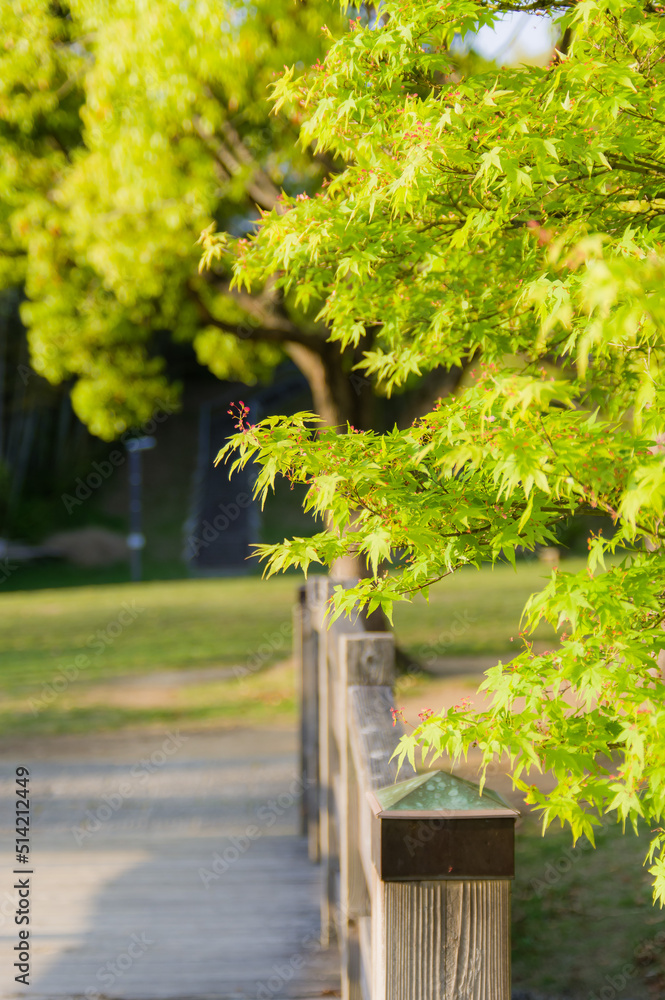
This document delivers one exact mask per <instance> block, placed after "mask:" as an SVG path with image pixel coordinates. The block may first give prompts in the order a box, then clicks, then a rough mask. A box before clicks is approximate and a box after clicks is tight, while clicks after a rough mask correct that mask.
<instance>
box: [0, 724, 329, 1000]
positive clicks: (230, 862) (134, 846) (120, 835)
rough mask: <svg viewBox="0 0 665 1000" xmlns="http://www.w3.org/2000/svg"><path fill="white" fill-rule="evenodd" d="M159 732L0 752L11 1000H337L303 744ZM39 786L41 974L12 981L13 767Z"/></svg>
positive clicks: (5, 968) (2, 950)
mask: <svg viewBox="0 0 665 1000" xmlns="http://www.w3.org/2000/svg"><path fill="white" fill-rule="evenodd" d="M186 735H188V738H187V739H184V740H182V739H181V738H180V737H179V736H178V734H172V735H171V736H169V734H167V733H166V732H159V731H154V732H150V733H142V734H137V735H135V736H133V737H128V736H127V735H104V736H100V737H96V738H95V737H87V736H86V737H80V738H78V737H68V738H61V739H56V738H53V739H52V740H43V741H41V742H40V743H39V744H29V745H26V746H25V747H20V746H17V745H16V743H14V744H13V745H11V746H10V745H8V744H7V745H4V746H0V837H1V839H0V873H1V875H0V878H1V883H0V1000H14V998H16V997H29V998H30V1000H65V998H66V1000H78V998H81V1000H82V998H84V997H85V998H87V1000H107V998H112V1000H195V998H196V1000H203V998H207V1000H213V998H214V1000H240V998H243V1000H248V998H249V1000H270V998H273V997H275V998H277V1000H305V998H311V1000H314V998H318V997H322V996H335V995H338V989H339V978H338V958H337V955H336V954H334V953H331V952H322V951H321V949H320V946H319V944H318V928H319V898H320V873H319V869H318V868H317V867H316V866H313V865H311V864H310V863H309V862H308V860H307V856H306V848H305V844H304V842H303V841H302V840H301V838H299V837H298V836H297V832H296V831H297V818H298V807H299V799H300V795H301V793H302V788H301V783H300V779H299V777H298V774H297V759H298V757H297V737H296V734H295V733H294V732H291V731H284V730H276V731H272V732H263V733H258V732H253V731H242V730H238V731H236V732H233V733H226V734H223V733H222V734H220V733H199V734H186ZM18 764H25V765H26V766H28V767H29V768H30V771H31V778H30V780H31V790H32V795H31V800H32V818H33V824H34V826H33V830H32V837H31V848H32V854H31V862H32V866H33V868H34V872H35V874H34V875H33V876H32V923H31V951H32V975H31V984H30V987H24V986H22V985H20V984H16V983H15V982H14V978H13V977H14V975H15V972H14V971H13V970H12V969H11V965H12V962H13V961H14V959H13V958H12V957H10V956H12V955H13V952H12V949H13V946H14V944H16V941H17V936H16V931H17V928H16V926H15V925H14V919H13V911H14V908H15V905H16V904H15V896H14V895H13V894H12V888H11V887H12V884H13V878H14V876H13V875H12V874H11V871H12V869H13V868H14V866H15V865H14V852H13V830H12V827H13V795H12V792H13V784H14V768H15V767H16V766H17V765H18Z"/></svg>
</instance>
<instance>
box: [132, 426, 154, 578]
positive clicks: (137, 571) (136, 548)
mask: <svg viewBox="0 0 665 1000" xmlns="http://www.w3.org/2000/svg"><path fill="white" fill-rule="evenodd" d="M156 443H157V442H156V441H155V439H154V437H138V438H130V439H129V441H127V442H126V444H125V447H126V449H127V452H128V453H129V535H128V536H127V545H128V547H129V568H130V574H131V579H132V582H133V583H136V582H137V581H138V580H140V579H141V575H142V552H143V548H144V546H145V535H144V534H143V531H142V521H143V496H142V490H141V487H142V485H143V473H142V469H141V452H142V451H147V450H148V449H149V448H154V447H155V445H156Z"/></svg>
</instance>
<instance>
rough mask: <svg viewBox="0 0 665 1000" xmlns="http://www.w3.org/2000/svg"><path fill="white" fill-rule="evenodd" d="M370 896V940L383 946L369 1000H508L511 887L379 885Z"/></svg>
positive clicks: (466, 883) (488, 884) (479, 883)
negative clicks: (371, 907)
mask: <svg viewBox="0 0 665 1000" xmlns="http://www.w3.org/2000/svg"><path fill="white" fill-rule="evenodd" d="M376 891H377V896H376V898H375V899H374V901H373V902H374V908H373V913H372V920H373V922H374V921H376V922H377V926H376V928H373V932H374V933H373V937H374V941H375V942H376V941H377V939H378V938H380V937H381V934H382V933H385V942H384V943H382V944H380V945H379V947H377V948H375V954H374V992H373V994H372V1000H510V949H509V947H507V944H509V941H510V937H509V935H510V882H508V881H507V880H502V881H496V882H494V881H488V880H487V881H463V882H450V881H442V882H439V881H437V882H411V883H408V882H380V881H378V880H377V883H376ZM382 927H383V930H382ZM377 960H378V961H377Z"/></svg>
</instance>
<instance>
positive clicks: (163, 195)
mask: <svg viewBox="0 0 665 1000" xmlns="http://www.w3.org/2000/svg"><path fill="white" fill-rule="evenodd" d="M324 6H326V7H327V5H326V4H324V3H322V2H321V0H316V2H313V3H308V4H294V3H293V2H292V0H269V2H268V0H258V2H257V3H254V4H252V5H251V7H248V6H247V4H246V3H244V0H196V2H182V3H176V2H171V0H169V2H164V3H149V2H146V0H121V2H118V3H111V4H110V3H108V2H105V0H62V2H60V3H53V2H51V0H16V2H13V0H12V2H11V3H3V4H1V5H0V289H2V288H8V287H14V288H21V289H22V291H23V292H24V293H25V296H26V299H27V301H26V302H25V303H24V305H23V309H22V317H23V320H24V322H25V324H26V326H27V327H28V335H29V342H30V348H31V354H32V363H33V365H34V367H35V369H36V370H37V371H38V372H39V373H40V374H42V375H44V376H45V377H46V378H47V379H49V381H51V382H53V383H60V382H63V381H70V382H71V383H72V385H73V390H72V402H73V405H74V408H75V410H76V412H77V414H78V416H79V417H80V418H81V420H83V421H84V422H85V423H87V424H88V426H89V427H90V429H91V430H92V432H93V433H94V434H97V435H98V436H100V437H103V438H106V439H113V438H116V437H117V436H119V434H120V433H121V432H122V431H123V430H124V429H125V428H126V427H128V426H138V425H140V424H142V423H143V422H144V421H146V420H147V419H148V418H149V417H150V415H151V414H152V413H153V412H154V410H155V408H156V406H158V405H163V404H164V403H165V402H166V403H168V404H170V405H174V403H175V400H176V397H177V391H176V388H175V387H174V385H173V384H172V383H171V381H170V378H169V373H168V371H167V366H166V364H165V360H164V355H165V354H167V355H168V353H169V347H168V340H167V338H166V336H165V335H166V333H167V331H168V332H169V333H171V334H172V336H173V338H174V339H175V340H176V341H179V342H193V344H194V348H195V350H196V353H197V357H198V360H199V361H200V363H201V364H204V365H207V366H208V367H209V368H210V369H211V370H212V371H213V373H214V374H216V375H217V376H218V377H220V378H233V379H240V380H245V381H247V382H252V381H256V380H257V379H258V378H261V377H262V376H263V375H265V374H267V373H269V372H270V371H272V369H273V368H274V366H275V364H277V363H278V362H279V361H281V360H282V359H283V358H284V356H285V355H284V351H286V353H287V354H288V352H289V345H290V344H291V343H292V342H295V341H297V342H298V343H299V346H300V349H301V351H306V350H308V349H309V348H311V349H312V350H314V352H315V351H316V348H317V347H318V343H319V341H320V340H322V337H321V334H320V333H317V332H316V331H311V330H309V329H306V328H304V327H306V324H302V323H300V322H299V319H298V317H295V318H294V317H293V315H292V312H291V311H289V309H288V308H286V307H282V305H281V304H280V303H274V302H273V301H272V300H271V299H270V298H269V297H268V296H263V298H262V300H261V302H260V303H258V304H257V303H256V302H255V301H253V300H248V299H247V297H242V296H238V295H236V294H233V293H232V292H231V291H230V289H229V278H230V274H229V271H228V269H227V268H226V269H225V268H221V269H218V270H217V271H216V273H214V274H209V275H203V276H201V275H198V274H197V266H196V265H197V263H198V256H199V253H198V250H197V248H196V246H195V243H196V240H197V238H198V235H199V233H200V231H201V229H203V228H204V227H207V226H208V225H209V224H210V223H211V222H213V221H214V222H215V223H217V225H218V226H220V227H222V228H226V229H229V230H230V231H234V232H236V234H239V233H242V231H243V229H245V228H247V227H251V224H252V220H253V219H256V218H258V216H259V212H260V211H261V210H263V209H265V208H270V207H272V206H273V205H274V204H275V201H276V199H277V198H278V196H279V192H280V189H281V188H282V187H285V188H286V189H287V190H291V191H301V190H311V191H313V190H314V189H315V188H316V187H318V186H319V185H320V183H321V180H322V178H323V176H325V174H326V172H327V169H328V166H327V164H326V163H325V162H323V161H322V159H321V158H318V159H317V158H314V157H313V156H312V155H311V153H310V152H309V151H307V150H302V151H301V150H298V149H297V148H296V146H295V140H296V138H297V134H298V120H299V114H298V112H297V111H294V112H293V114H291V115H290V116H288V117H287V116H286V115H280V116H272V117H271V116H270V113H269V112H270V106H269V103H268V101H267V88H268V85H269V83H270V82H271V81H272V80H273V79H274V77H275V74H276V73H277V71H281V69H282V67H283V65H284V63H285V62H289V63H290V62H298V63H301V64H302V65H304V64H306V63H307V64H309V63H312V62H314V61H315V60H316V59H317V58H318V57H319V56H320V55H322V54H323V52H324V51H325V47H326V45H327V42H326V39H325V38H324V36H323V33H322V32H321V24H322V20H323V13H322V11H323V7H324ZM328 11H329V8H328ZM333 23H335V24H337V25H338V24H339V23H341V16H340V15H338V16H337V17H336V18H334V19H333ZM310 326H311V324H310ZM289 338H291V339H289ZM171 355H173V349H171Z"/></svg>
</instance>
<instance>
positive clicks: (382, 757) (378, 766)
mask: <svg viewBox="0 0 665 1000" xmlns="http://www.w3.org/2000/svg"><path fill="white" fill-rule="evenodd" d="M348 698H349V740H350V743H351V750H352V753H353V759H354V762H355V766H356V772H357V774H358V781H359V782H360V785H361V787H362V788H363V789H364V790H365V791H373V790H374V789H376V788H384V787H385V786H386V785H390V784H392V783H393V782H394V781H396V780H397V776H398V775H397V761H396V760H391V757H392V755H393V753H394V752H395V750H396V749H397V745H398V743H399V741H400V737H401V736H402V733H403V731H404V730H403V728H402V726H401V725H399V724H398V725H396V726H394V727H393V725H392V723H391V715H390V709H391V708H392V707H393V706H394V703H395V702H394V698H393V693H392V688H390V687H386V686H383V687H365V686H364V685H355V686H352V687H350V688H349V694H348ZM415 773H416V772H415V771H414V770H413V768H412V767H411V765H410V764H409V763H408V762H406V763H405V764H404V765H403V766H402V768H401V769H400V772H399V779H400V781H406V779H407V778H413V777H414V776H415Z"/></svg>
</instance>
